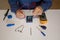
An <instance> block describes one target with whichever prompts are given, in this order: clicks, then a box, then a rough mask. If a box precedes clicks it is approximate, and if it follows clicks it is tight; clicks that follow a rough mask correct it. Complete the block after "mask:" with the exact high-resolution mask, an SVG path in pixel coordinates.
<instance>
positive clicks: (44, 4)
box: [39, 0, 52, 11]
mask: <svg viewBox="0 0 60 40" xmlns="http://www.w3.org/2000/svg"><path fill="white" fill-rule="evenodd" d="M51 5H52V0H43V1H42V2H41V4H40V5H39V6H40V7H41V8H42V9H43V11H46V10H47V9H49V8H50V7H51Z"/></svg>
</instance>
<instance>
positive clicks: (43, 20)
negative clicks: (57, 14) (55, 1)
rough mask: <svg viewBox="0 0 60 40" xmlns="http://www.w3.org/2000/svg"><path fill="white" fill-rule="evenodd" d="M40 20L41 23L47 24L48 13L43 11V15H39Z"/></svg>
mask: <svg viewBox="0 0 60 40" xmlns="http://www.w3.org/2000/svg"><path fill="white" fill-rule="evenodd" d="M38 17H39V21H40V23H41V24H46V23H47V18H46V14H45V13H42V15H39V16H38Z"/></svg>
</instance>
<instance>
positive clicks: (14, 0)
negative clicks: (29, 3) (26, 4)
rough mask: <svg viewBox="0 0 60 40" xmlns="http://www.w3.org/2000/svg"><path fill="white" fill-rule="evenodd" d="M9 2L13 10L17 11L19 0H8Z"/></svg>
mask: <svg viewBox="0 0 60 40" xmlns="http://www.w3.org/2000/svg"><path fill="white" fill-rule="evenodd" d="M8 2H9V4H10V8H11V11H12V12H14V13H16V11H17V9H18V8H19V6H18V5H17V0H8Z"/></svg>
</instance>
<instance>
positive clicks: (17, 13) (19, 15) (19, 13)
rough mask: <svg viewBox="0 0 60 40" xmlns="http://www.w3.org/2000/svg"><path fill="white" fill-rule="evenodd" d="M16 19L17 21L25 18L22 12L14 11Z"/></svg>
mask: <svg viewBox="0 0 60 40" xmlns="http://www.w3.org/2000/svg"><path fill="white" fill-rule="evenodd" d="M16 17H17V18H19V19H22V18H25V15H24V13H23V11H22V10H17V11H16Z"/></svg>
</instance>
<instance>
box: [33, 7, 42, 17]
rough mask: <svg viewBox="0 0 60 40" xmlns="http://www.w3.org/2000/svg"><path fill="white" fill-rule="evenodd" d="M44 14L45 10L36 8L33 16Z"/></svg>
mask: <svg viewBox="0 0 60 40" xmlns="http://www.w3.org/2000/svg"><path fill="white" fill-rule="evenodd" d="M42 13H43V9H42V8H41V7H40V6H38V7H36V8H35V9H34V10H33V16H37V15H42Z"/></svg>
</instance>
